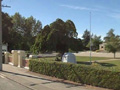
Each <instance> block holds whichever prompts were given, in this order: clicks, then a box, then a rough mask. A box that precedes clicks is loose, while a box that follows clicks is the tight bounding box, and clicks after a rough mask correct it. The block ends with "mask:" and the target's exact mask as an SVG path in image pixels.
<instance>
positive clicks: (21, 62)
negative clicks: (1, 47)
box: [18, 50, 25, 67]
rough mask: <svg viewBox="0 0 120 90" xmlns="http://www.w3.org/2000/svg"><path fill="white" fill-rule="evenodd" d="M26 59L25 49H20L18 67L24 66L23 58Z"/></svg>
mask: <svg viewBox="0 0 120 90" xmlns="http://www.w3.org/2000/svg"><path fill="white" fill-rule="evenodd" d="M24 59H25V51H22V50H19V51H18V67H23V60H24Z"/></svg>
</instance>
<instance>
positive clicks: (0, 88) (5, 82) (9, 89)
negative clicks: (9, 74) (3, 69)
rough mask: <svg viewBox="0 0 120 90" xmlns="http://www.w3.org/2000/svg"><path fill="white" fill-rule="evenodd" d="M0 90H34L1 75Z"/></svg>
mask: <svg viewBox="0 0 120 90" xmlns="http://www.w3.org/2000/svg"><path fill="white" fill-rule="evenodd" d="M0 90H32V89H29V88H27V87H25V86H23V85H20V84H19V83H16V82H14V81H12V80H9V79H7V78H5V77H3V76H1V75H0Z"/></svg>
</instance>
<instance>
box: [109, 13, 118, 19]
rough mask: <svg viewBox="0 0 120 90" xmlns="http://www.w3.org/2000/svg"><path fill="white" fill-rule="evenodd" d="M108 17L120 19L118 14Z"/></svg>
mask: <svg viewBox="0 0 120 90" xmlns="http://www.w3.org/2000/svg"><path fill="white" fill-rule="evenodd" d="M109 16H110V17H113V18H116V19H120V13H113V14H111V15H109Z"/></svg>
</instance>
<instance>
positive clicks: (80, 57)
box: [76, 56, 110, 62]
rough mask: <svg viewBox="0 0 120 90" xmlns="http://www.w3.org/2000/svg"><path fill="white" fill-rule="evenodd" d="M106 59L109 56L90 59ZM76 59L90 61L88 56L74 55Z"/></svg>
mask: <svg viewBox="0 0 120 90" xmlns="http://www.w3.org/2000/svg"><path fill="white" fill-rule="evenodd" d="M107 59H110V58H106V57H91V60H92V61H96V60H107ZM76 60H77V61H84V62H86V61H90V57H87V56H76Z"/></svg>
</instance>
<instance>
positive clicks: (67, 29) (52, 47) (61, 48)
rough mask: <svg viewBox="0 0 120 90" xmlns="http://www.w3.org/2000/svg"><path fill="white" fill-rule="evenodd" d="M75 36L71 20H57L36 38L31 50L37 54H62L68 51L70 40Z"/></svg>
mask: <svg viewBox="0 0 120 90" xmlns="http://www.w3.org/2000/svg"><path fill="white" fill-rule="evenodd" d="M76 36H77V32H76V28H75V25H74V23H73V22H72V21H71V20H68V21H66V22H64V21H63V20H61V19H57V20H56V21H55V22H53V23H51V24H50V25H49V26H45V28H44V29H43V30H42V31H41V33H40V34H39V35H38V36H37V38H36V41H35V44H34V46H33V48H34V50H36V49H37V50H36V51H38V52H41V51H44V52H46V51H56V52H59V53H61V54H63V53H64V52H67V51H68V49H69V46H70V44H71V42H70V40H71V39H72V38H75V37H76Z"/></svg>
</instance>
